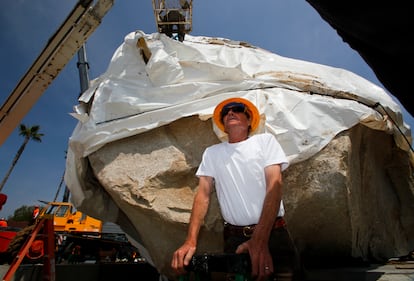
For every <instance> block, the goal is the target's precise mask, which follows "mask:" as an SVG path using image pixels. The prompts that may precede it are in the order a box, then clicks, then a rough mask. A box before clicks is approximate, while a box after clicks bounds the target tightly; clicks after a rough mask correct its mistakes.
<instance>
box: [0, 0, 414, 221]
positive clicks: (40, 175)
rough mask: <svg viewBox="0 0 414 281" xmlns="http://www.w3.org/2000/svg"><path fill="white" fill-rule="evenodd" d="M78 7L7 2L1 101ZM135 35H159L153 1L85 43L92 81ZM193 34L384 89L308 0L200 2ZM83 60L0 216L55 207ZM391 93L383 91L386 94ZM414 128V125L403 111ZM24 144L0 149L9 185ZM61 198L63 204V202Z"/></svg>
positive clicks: (11, 142) (49, 107)
mask: <svg viewBox="0 0 414 281" xmlns="http://www.w3.org/2000/svg"><path fill="white" fill-rule="evenodd" d="M76 2H77V1H75V0H62V1H56V0H13V1H12V0H5V1H2V2H1V4H0V5H1V9H0V26H1V27H2V28H1V29H0V40H1V41H0V42H1V52H0V61H1V62H2V64H1V67H0V77H1V78H0V102H1V103H3V102H4V100H5V99H6V98H7V97H8V96H9V94H10V93H11V92H12V91H13V89H14V88H15V87H16V85H17V83H18V82H19V81H20V79H21V78H22V77H23V75H24V74H25V72H26V71H27V70H28V68H29V67H30V66H31V65H32V63H33V61H34V60H35V59H36V58H37V56H38V55H39V54H40V52H41V51H42V49H43V48H44V46H45V45H46V43H47V41H48V39H49V38H50V37H51V36H52V35H53V33H54V32H55V31H56V30H57V29H58V27H59V26H60V25H61V23H62V22H63V21H64V19H65V18H66V17H67V15H68V14H69V12H70V11H71V10H72V9H73V7H74V6H75V4H76ZM135 30H142V31H144V32H145V33H153V32H156V26H155V20H154V16H153V12H152V2H151V1H150V0H119V1H115V4H114V6H113V7H112V9H111V10H110V11H109V12H108V14H107V15H106V17H105V18H104V19H103V21H102V23H101V25H100V26H99V27H98V28H97V30H96V31H95V32H94V33H93V34H92V36H91V37H90V38H89V40H88V42H87V44H86V51H87V59H88V62H89V65H90V71H89V76H90V78H91V79H94V78H96V77H97V76H99V75H100V74H102V73H103V72H105V70H106V68H107V67H108V64H109V62H110V59H111V57H112V55H113V53H114V52H115V50H116V49H117V48H118V46H119V45H120V44H122V42H123V39H124V37H125V36H126V35H127V34H128V33H130V32H132V31H135ZM191 35H194V36H197V35H200V36H211V37H224V38H228V39H233V40H240V41H245V42H248V43H250V44H252V45H255V46H258V47H261V48H263V49H267V50H269V51H271V52H273V53H276V54H278V55H281V56H285V57H289V58H294V59H300V60H305V61H310V62H316V63H320V64H324V65H329V66H333V67H338V68H343V69H346V70H349V71H351V72H353V73H355V74H358V75H360V76H362V77H364V78H365V79H367V80H369V81H371V82H373V83H374V84H377V85H379V86H381V87H383V86H382V84H381V83H380V82H379V81H378V79H377V78H376V77H375V74H374V73H373V71H372V70H371V69H370V68H369V67H368V65H367V64H366V63H365V62H364V61H363V60H362V59H361V57H360V56H359V55H358V54H357V52H355V51H354V50H353V49H351V48H350V47H349V46H348V45H347V44H346V43H344V42H343V41H342V39H341V38H340V37H339V36H338V35H337V33H336V32H335V30H333V29H332V28H331V27H330V26H329V25H328V24H327V23H326V22H324V21H323V20H322V19H321V18H320V16H319V15H318V14H317V12H316V11H315V10H314V9H313V8H312V7H311V6H310V5H309V4H308V3H307V2H306V1H305V0H289V1H286V0H283V1H282V0H256V1H245V0H226V1H222V0H208V1H201V0H194V1H193V31H192V33H191ZM76 63H77V56H76V55H75V56H74V58H73V59H72V60H71V61H70V63H69V64H68V65H67V66H66V67H65V68H64V69H63V70H62V72H61V73H60V74H59V76H58V77H57V78H56V79H55V80H54V81H53V83H52V84H51V85H50V86H49V87H48V89H47V90H46V91H45V92H44V94H43V96H42V97H41V98H40V99H39V101H38V102H37V103H36V104H35V105H34V106H33V108H32V109H31V111H30V112H29V114H28V115H26V117H25V118H24V119H23V121H22V123H23V124H25V125H27V126H33V125H39V126H40V127H41V130H40V132H41V133H43V134H44V137H43V140H42V142H41V143H37V142H33V141H31V142H29V144H28V145H27V147H26V150H25V151H24V153H23V155H22V157H21V158H20V160H19V162H18V163H17V166H16V167H15V169H14V170H13V172H12V174H11V176H10V178H9V180H8V181H7V183H6V185H5V186H4V188H3V190H2V192H3V193H5V194H7V195H8V201H7V203H6V205H5V206H4V207H3V210H1V211H0V216H1V217H7V216H9V215H12V214H13V212H14V210H15V209H16V208H19V207H20V206H22V205H34V204H36V203H37V202H38V201H37V200H53V198H54V197H55V194H56V192H57V189H58V186H59V183H60V180H61V177H62V175H63V172H64V169H65V151H66V149H67V144H68V139H69V137H70V136H71V134H72V131H73V129H74V128H75V126H76V123H77V122H76V120H75V119H74V118H73V117H71V116H70V115H69V113H70V112H72V108H73V106H74V105H76V104H77V97H78V95H79V93H80V82H79V74H78V69H77V67H76ZM383 88H384V87H383ZM403 113H404V119H405V122H406V123H407V124H409V125H410V126H411V127H413V126H414V119H413V117H412V116H410V115H409V114H408V113H407V112H406V111H405V110H403ZM22 142H23V138H22V137H21V136H18V130H15V131H14V132H13V133H12V134H11V135H10V136H9V138H8V139H7V140H6V141H5V142H4V143H3V144H2V145H1V146H0V178H1V179H2V178H3V177H4V175H5V173H6V171H7V169H8V168H9V166H10V164H11V161H12V159H13V157H14V155H15V154H16V152H17V150H18V148H19V147H20V145H21V144H22ZM62 194H63V193H62V192H60V194H59V199H61V198H62Z"/></svg>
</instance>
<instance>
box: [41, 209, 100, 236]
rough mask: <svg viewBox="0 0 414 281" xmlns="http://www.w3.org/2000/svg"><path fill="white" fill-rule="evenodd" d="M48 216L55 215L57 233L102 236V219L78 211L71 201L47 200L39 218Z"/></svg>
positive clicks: (54, 224) (54, 223) (54, 221)
mask: <svg viewBox="0 0 414 281" xmlns="http://www.w3.org/2000/svg"><path fill="white" fill-rule="evenodd" d="M43 203H45V202H43ZM46 216H52V217H53V226H54V230H55V232H56V233H72V234H80V235H88V236H98V237H100V235H101V232H102V221H100V220H98V219H95V218H93V217H90V216H87V215H86V214H84V213H82V212H80V211H77V210H76V209H75V207H74V206H73V205H72V204H71V203H69V202H46V205H45V207H43V208H42V210H41V211H40V214H39V217H38V220H40V219H42V218H44V217H46Z"/></svg>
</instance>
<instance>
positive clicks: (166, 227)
mask: <svg viewBox="0 0 414 281" xmlns="http://www.w3.org/2000/svg"><path fill="white" fill-rule="evenodd" d="M217 142H219V140H218V138H217V137H216V135H215V134H214V132H213V130H212V129H211V123H210V122H206V121H201V120H200V119H199V118H197V117H188V118H183V119H180V120H178V121H176V122H173V123H171V124H169V125H165V126H162V127H160V128H157V129H154V130H152V131H149V132H146V133H143V134H140V135H137V136H134V137H129V138H126V139H123V140H120V141H117V142H113V143H110V144H107V145H105V146H104V147H102V148H101V149H99V150H98V151H96V152H94V153H92V154H91V155H90V156H89V157H88V159H89V162H90V166H91V170H90V173H93V175H91V177H96V180H97V181H98V182H99V185H100V186H101V187H102V188H103V190H105V192H107V193H108V194H109V197H110V198H112V199H113V200H114V201H115V203H116V204H117V205H118V206H119V208H120V209H121V212H122V215H119V216H120V217H122V219H119V221H117V222H118V223H120V224H121V225H126V224H125V221H127V220H128V221H129V223H130V224H132V226H133V228H134V229H135V230H136V233H135V232H132V233H130V234H132V236H133V238H135V239H136V240H137V241H139V242H140V243H142V245H144V246H145V248H146V249H147V250H148V253H149V254H150V256H151V259H152V262H153V263H154V264H155V266H156V267H157V268H158V270H160V272H161V273H163V274H165V275H167V276H169V277H172V272H170V261H171V257H172V253H173V251H174V250H175V249H176V248H177V247H178V246H180V245H181V243H182V242H183V241H184V239H185V237H186V230H187V222H188V220H189V217H190V211H191V206H192V201H193V195H194V192H195V189H196V187H197V179H196V177H195V176H194V173H195V170H196V168H197V166H198V164H199V162H200V160H201V155H202V152H203V151H204V149H205V148H206V147H207V146H209V145H211V144H214V143H217ZM94 185H95V186H96V182H95V183H94ZM284 201H285V204H286V209H287V215H286V219H287V221H288V225H289V228H290V230H291V232H292V235H293V237H294V239H295V241H296V243H297V246H298V249H299V250H300V252H301V254H302V255H303V257H304V259H305V260H314V259H315V258H319V259H320V260H322V259H324V258H336V259H347V258H360V259H361V260H366V261H384V260H386V259H388V258H390V257H394V256H397V255H402V254H406V253H407V252H408V251H409V250H410V249H413V248H414V213H413V212H412V210H413V207H414V185H413V178H412V170H411V168H410V165H409V159H408V157H407V154H406V153H405V152H403V151H401V150H400V149H399V148H397V147H396V146H395V144H394V141H393V138H392V137H391V136H390V135H387V134H385V133H383V132H380V131H375V130H372V129H369V128H367V127H365V126H362V125H358V126H355V127H354V128H351V129H350V130H347V131H345V132H343V133H341V134H339V135H338V136H337V137H336V138H335V139H334V140H333V141H331V142H330V143H329V144H328V145H327V146H326V147H325V148H324V149H323V150H322V151H320V152H319V153H317V154H316V155H315V156H314V157H312V158H310V159H308V160H306V161H303V162H300V163H297V164H294V165H292V166H290V167H289V168H288V169H287V170H286V172H285V174H284ZM221 231H222V218H221V216H220V212H219V208H218V205H217V201H216V199H215V197H214V200H213V204H212V206H211V208H210V210H209V213H208V217H207V219H206V221H205V228H204V229H203V230H202V232H201V236H200V244H199V248H198V251H199V252H200V253H203V252H220V250H221V247H222V239H221V235H222V234H221Z"/></svg>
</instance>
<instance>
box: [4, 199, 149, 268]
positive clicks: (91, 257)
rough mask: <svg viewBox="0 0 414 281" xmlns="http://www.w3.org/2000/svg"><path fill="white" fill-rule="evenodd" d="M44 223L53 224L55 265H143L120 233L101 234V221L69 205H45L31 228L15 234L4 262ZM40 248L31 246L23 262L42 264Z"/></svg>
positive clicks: (60, 203)
mask: <svg viewBox="0 0 414 281" xmlns="http://www.w3.org/2000/svg"><path fill="white" fill-rule="evenodd" d="M43 202H44V201H43ZM45 219H48V220H50V221H52V223H53V233H54V237H53V243H54V245H55V246H54V249H55V250H56V253H55V255H56V264H59V263H83V262H86V261H89V262H95V263H98V262H135V263H145V262H146V261H145V259H143V258H142V257H141V256H140V254H139V251H138V249H137V248H136V247H135V246H133V245H132V244H131V243H130V242H129V240H128V238H127V237H126V235H125V234H124V233H123V232H119V233H105V232H103V223H102V221H100V220H98V219H95V218H93V217H90V216H87V215H86V214H84V213H82V212H80V211H77V210H75V208H74V206H73V205H72V204H71V203H68V202H46V205H45V206H44V207H43V208H42V210H41V211H40V214H39V216H38V218H37V219H36V221H35V222H34V224H32V225H30V226H28V227H26V228H24V229H22V230H20V231H17V230H16V235H15V236H14V237H13V239H12V240H11V241H10V243H9V245H8V248H7V256H6V257H5V259H4V260H3V262H8V263H10V262H12V260H13V259H15V257H16V256H19V255H21V253H20V252H21V249H22V247H23V245H24V243H25V241H28V239H29V238H32V237H33V236H36V233H35V229H37V228H38V225H39V224H40V223H42V222H43V221H44V220H45ZM37 240H39V239H37ZM34 241H36V240H34ZM42 247H43V244H41V245H39V243H35V242H33V243H31V245H30V247H29V250H28V251H27V253H26V254H25V257H24V259H23V258H22V259H23V260H22V262H24V263H38V262H41V260H42V259H43V258H44V252H45V251H44V249H43V248H42Z"/></svg>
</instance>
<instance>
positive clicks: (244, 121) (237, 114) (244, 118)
mask: <svg viewBox="0 0 414 281" xmlns="http://www.w3.org/2000/svg"><path fill="white" fill-rule="evenodd" d="M221 116H222V120H223V124H224V128H225V130H226V131H228V129H229V128H232V127H235V126H236V127H242V128H246V129H247V128H248V127H249V126H250V118H249V117H248V115H247V108H246V106H245V105H244V104H242V103H231V104H228V105H226V106H224V107H223V110H222V112H221Z"/></svg>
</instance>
